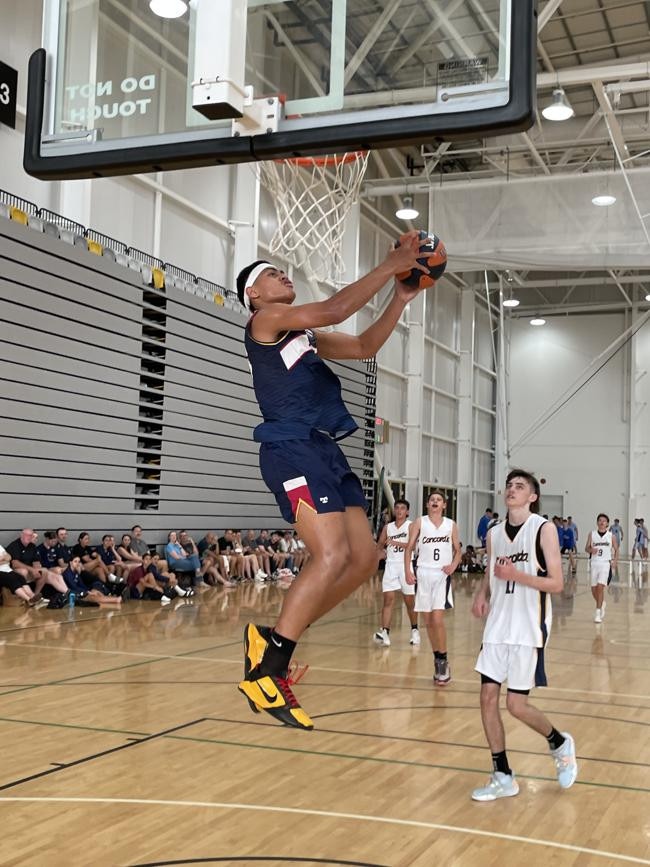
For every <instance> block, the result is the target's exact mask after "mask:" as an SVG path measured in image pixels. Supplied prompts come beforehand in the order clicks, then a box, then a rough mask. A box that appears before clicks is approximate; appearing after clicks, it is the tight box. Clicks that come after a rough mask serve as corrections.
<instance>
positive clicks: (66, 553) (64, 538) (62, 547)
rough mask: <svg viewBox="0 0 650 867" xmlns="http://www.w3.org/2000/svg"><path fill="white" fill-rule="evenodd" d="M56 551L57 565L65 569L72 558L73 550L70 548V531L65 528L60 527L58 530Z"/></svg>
mask: <svg viewBox="0 0 650 867" xmlns="http://www.w3.org/2000/svg"><path fill="white" fill-rule="evenodd" d="M55 551H56V559H57V565H58V566H59V567H60V568H61V569H65V568H66V566H67V565H68V563H69V562H70V560H71V558H72V548H70V547H69V546H68V531H67V530H66V528H65V527H58V528H57V530H56V546H55Z"/></svg>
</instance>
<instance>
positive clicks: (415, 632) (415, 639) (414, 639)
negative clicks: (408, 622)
mask: <svg viewBox="0 0 650 867" xmlns="http://www.w3.org/2000/svg"><path fill="white" fill-rule="evenodd" d="M409 644H412V645H413V646H414V647H419V646H420V630H419V629H417V628H416V629H411V640H410V641H409Z"/></svg>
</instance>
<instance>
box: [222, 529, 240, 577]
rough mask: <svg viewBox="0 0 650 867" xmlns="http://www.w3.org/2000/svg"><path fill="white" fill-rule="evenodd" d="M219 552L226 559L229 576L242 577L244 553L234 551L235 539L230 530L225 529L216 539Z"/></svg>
mask: <svg viewBox="0 0 650 867" xmlns="http://www.w3.org/2000/svg"><path fill="white" fill-rule="evenodd" d="M217 544H218V546H219V553H220V554H223V555H224V556H225V557H227V559H228V571H229V573H230V577H231V578H243V577H244V555H243V553H242V554H237V553H235V540H234V537H233V531H232V530H225V531H224V534H223V536H220V537H219V539H218V540H217Z"/></svg>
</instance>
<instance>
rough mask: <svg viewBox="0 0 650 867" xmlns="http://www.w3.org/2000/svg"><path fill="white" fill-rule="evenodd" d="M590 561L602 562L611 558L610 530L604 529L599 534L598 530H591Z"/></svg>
mask: <svg viewBox="0 0 650 867" xmlns="http://www.w3.org/2000/svg"><path fill="white" fill-rule="evenodd" d="M591 547H592V550H593V553H592V555H591V562H592V563H604V562H605V561H606V560H607V561H610V560H611V559H612V551H613V547H614V546H613V544H612V531H611V530H606V531H605V532H604V533H603V535H602V536H601V535H600V533H599V532H598V530H592V531H591Z"/></svg>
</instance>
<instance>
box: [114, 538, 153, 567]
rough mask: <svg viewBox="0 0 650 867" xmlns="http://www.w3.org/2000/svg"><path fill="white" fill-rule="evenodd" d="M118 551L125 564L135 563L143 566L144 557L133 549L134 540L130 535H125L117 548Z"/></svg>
mask: <svg viewBox="0 0 650 867" xmlns="http://www.w3.org/2000/svg"><path fill="white" fill-rule="evenodd" d="M116 550H117V553H118V554H119V555H120V557H121V558H122V560H124V562H125V563H135V564H137V565H138V566H141V565H142V557H141V556H140V554H138V553H137V551H135V550H134V549H133V540H132V539H131V536H130V535H129V534H128V533H124V535H123V536H122V541H121V542H120V544H119V545H118V546H117V549H116ZM146 553H148V552H146Z"/></svg>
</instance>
